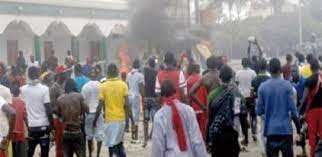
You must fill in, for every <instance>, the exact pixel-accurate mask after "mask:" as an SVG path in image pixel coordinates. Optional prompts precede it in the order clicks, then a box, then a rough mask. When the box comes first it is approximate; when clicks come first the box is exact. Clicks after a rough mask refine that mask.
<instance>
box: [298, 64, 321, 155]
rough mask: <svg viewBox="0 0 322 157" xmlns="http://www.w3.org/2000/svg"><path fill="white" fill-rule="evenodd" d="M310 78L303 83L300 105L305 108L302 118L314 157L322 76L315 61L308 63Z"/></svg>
mask: <svg viewBox="0 0 322 157" xmlns="http://www.w3.org/2000/svg"><path fill="white" fill-rule="evenodd" d="M310 67H311V70H312V73H313V74H312V76H311V77H309V78H307V80H306V82H305V90H304V94H303V101H302V105H303V106H305V114H304V117H305V118H306V121H307V123H308V136H309V145H310V156H311V157H312V156H314V151H315V149H316V144H317V141H318V140H319V139H321V135H322V122H321V119H322V99H321V97H322V74H321V72H320V64H319V61H318V60H317V59H312V60H311V62H310Z"/></svg>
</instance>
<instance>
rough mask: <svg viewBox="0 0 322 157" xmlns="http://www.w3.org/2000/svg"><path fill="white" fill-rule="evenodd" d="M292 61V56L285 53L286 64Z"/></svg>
mask: <svg viewBox="0 0 322 157" xmlns="http://www.w3.org/2000/svg"><path fill="white" fill-rule="evenodd" d="M292 61H293V56H292V55H291V54H287V55H286V62H287V63H288V64H291V63H292Z"/></svg>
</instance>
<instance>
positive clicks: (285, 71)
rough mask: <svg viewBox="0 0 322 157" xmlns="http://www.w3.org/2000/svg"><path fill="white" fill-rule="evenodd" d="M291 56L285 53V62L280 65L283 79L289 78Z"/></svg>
mask: <svg viewBox="0 0 322 157" xmlns="http://www.w3.org/2000/svg"><path fill="white" fill-rule="evenodd" d="M292 61H293V57H292V55H290V54H287V55H286V64H285V65H284V66H283V67H282V73H283V78H284V80H290V79H291V65H292Z"/></svg>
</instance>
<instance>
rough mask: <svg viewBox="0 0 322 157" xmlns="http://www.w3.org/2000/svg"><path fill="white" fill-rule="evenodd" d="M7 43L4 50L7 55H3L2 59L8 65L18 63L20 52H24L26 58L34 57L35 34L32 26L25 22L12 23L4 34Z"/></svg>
mask: <svg viewBox="0 0 322 157" xmlns="http://www.w3.org/2000/svg"><path fill="white" fill-rule="evenodd" d="M3 39H4V41H5V44H4V50H6V51H7V53H4V54H1V58H5V59H4V61H5V62H6V63H7V64H8V65H13V64H15V62H16V59H17V56H18V51H20V50H21V51H23V52H24V54H25V57H28V56H30V55H34V33H33V31H32V29H31V28H30V26H29V25H28V24H27V23H26V22H24V21H17V20H15V21H12V22H10V23H9V24H8V26H7V27H6V29H5V30H4V32H3Z"/></svg>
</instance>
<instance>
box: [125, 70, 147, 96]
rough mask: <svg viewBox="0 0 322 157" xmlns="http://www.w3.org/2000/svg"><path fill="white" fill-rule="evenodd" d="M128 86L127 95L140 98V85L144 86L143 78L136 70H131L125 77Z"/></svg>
mask: <svg viewBox="0 0 322 157" xmlns="http://www.w3.org/2000/svg"><path fill="white" fill-rule="evenodd" d="M126 82H127V83H128V84H129V95H132V96H140V95H141V94H140V84H141V83H142V84H144V76H143V74H142V73H140V72H139V71H138V70H137V69H132V70H131V71H130V72H129V74H128V75H127V77H126Z"/></svg>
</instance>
